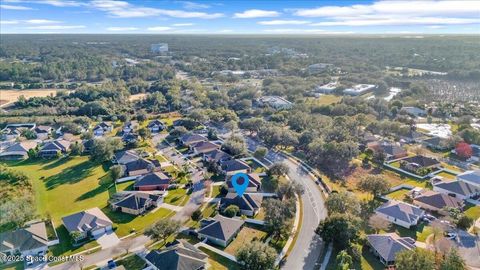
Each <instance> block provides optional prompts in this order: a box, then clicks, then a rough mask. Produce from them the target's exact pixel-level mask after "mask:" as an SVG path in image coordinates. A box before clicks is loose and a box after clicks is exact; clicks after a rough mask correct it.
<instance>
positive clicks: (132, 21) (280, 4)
mask: <svg viewBox="0 0 480 270" xmlns="http://www.w3.org/2000/svg"><path fill="white" fill-rule="evenodd" d="M0 3H1V4H0V15H1V16H0V33H117V34H120V33H138V34H140V33H142V34H143V33H149V34H207V33H208V34H308V35H322V34H372V33H381V34H411V33H412V34H413V33H425V34H429V33H430V34H449V33H451V34H480V0H470V1H468V0H467V1H447V0H446V1H434V0H431V1H293V0H292V1H281V0H269V1H261V0H260V1H256V0H248V1H206V0H204V1H175V0H172V1H160V0H159V1H152V0H150V1H141V0H135V1H133V0H130V1H127V0H124V1H120V0H119V1H116V0H83V1H81V0H0Z"/></svg>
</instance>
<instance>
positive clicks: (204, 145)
mask: <svg viewBox="0 0 480 270" xmlns="http://www.w3.org/2000/svg"><path fill="white" fill-rule="evenodd" d="M192 146H193V148H194V149H195V151H197V153H205V152H209V151H212V150H215V149H217V148H220V146H219V145H217V144H214V143H212V142H208V141H206V142H198V143H195V144H193V145H192Z"/></svg>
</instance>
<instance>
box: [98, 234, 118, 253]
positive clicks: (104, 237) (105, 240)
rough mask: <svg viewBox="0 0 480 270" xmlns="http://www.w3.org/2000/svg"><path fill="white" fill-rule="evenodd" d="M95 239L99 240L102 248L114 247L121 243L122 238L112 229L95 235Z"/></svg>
mask: <svg viewBox="0 0 480 270" xmlns="http://www.w3.org/2000/svg"><path fill="white" fill-rule="evenodd" d="M95 240H97V243H98V244H100V246H102V249H106V248H109V247H113V246H115V245H117V244H118V243H120V239H118V236H117V235H116V234H115V233H114V232H112V231H109V232H106V233H103V234H101V235H99V236H97V237H95Z"/></svg>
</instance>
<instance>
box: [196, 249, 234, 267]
mask: <svg viewBox="0 0 480 270" xmlns="http://www.w3.org/2000/svg"><path fill="white" fill-rule="evenodd" d="M199 249H200V250H201V251H203V252H205V253H206V254H207V255H208V262H209V264H210V266H211V267H210V268H209V269H210V270H240V269H241V268H240V266H239V265H238V264H237V263H235V262H232V261H230V260H229V259H227V258H225V257H222V256H220V255H218V254H217V253H215V252H212V251H210V250H208V249H206V248H204V247H200V248H199Z"/></svg>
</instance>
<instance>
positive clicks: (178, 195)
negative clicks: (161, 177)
mask: <svg viewBox="0 0 480 270" xmlns="http://www.w3.org/2000/svg"><path fill="white" fill-rule="evenodd" d="M189 197H190V196H189V195H188V194H187V190H186V189H183V188H177V189H172V190H169V191H168V195H167V196H166V197H165V199H164V200H163V202H165V203H168V204H172V205H178V206H183V205H185V204H187V202H188V199H189Z"/></svg>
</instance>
